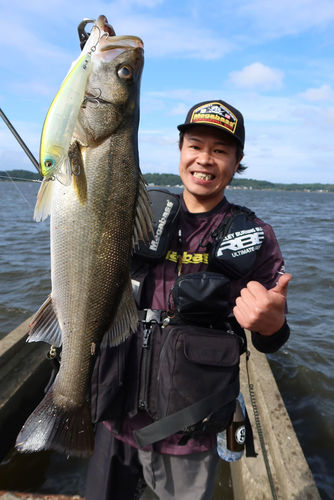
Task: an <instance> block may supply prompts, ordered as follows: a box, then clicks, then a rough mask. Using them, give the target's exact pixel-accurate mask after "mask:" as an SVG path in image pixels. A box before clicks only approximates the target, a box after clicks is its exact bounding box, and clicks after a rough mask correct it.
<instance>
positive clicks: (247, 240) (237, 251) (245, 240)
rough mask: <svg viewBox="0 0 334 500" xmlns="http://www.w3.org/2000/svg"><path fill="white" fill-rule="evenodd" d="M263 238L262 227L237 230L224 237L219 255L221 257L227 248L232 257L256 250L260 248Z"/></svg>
mask: <svg viewBox="0 0 334 500" xmlns="http://www.w3.org/2000/svg"><path fill="white" fill-rule="evenodd" d="M263 240H264V231H263V229H262V227H254V228H252V229H244V230H242V231H236V232H235V233H231V234H229V235H227V236H226V237H225V238H224V239H223V241H222V243H221V245H220V246H219V248H218V250H217V257H221V256H222V255H223V254H224V251H226V250H230V252H231V255H232V257H239V256H240V255H244V254H246V253H250V252H255V251H256V250H258V249H259V248H260V246H261V243H262V241H263Z"/></svg>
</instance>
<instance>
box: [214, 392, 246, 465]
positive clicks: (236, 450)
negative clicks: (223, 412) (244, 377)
mask: <svg viewBox="0 0 334 500" xmlns="http://www.w3.org/2000/svg"><path fill="white" fill-rule="evenodd" d="M245 438H246V428H245V401H244V397H243V395H242V394H241V392H239V395H238V397H237V406H236V409H235V412H234V415H233V420H232V422H231V424H230V425H229V427H228V428H227V429H225V430H224V431H223V432H219V433H218V434H217V451H218V455H219V456H220V458H222V459H223V460H226V462H236V461H237V460H240V458H241V457H242V456H243V454H244V453H245V450H244V445H245Z"/></svg>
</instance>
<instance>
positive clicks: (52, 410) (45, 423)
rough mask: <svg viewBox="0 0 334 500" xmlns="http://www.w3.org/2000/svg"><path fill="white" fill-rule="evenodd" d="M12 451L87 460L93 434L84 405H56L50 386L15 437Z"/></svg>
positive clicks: (92, 442)
mask: <svg viewBox="0 0 334 500" xmlns="http://www.w3.org/2000/svg"><path fill="white" fill-rule="evenodd" d="M15 447H16V449H17V450H18V451H20V452H21V453H31V452H36V451H42V450H55V451H58V452H60V453H66V455H71V456H76V457H91V456H92V455H93V452H94V433H93V425H92V420H91V415H90V406H89V404H88V402H84V403H83V404H82V405H80V406H77V407H73V406H71V404H70V403H69V404H68V405H66V404H63V405H61V406H59V405H57V403H56V402H55V401H54V396H53V386H52V387H51V389H50V390H49V392H48V393H47V394H46V396H45V398H44V399H43V400H42V402H41V403H40V404H39V405H38V407H37V408H36V410H35V411H34V412H33V413H32V414H31V415H30V417H29V418H28V420H27V421H26V422H25V424H24V426H23V427H22V429H21V432H20V433H19V435H18V436H17V439H16V444H15Z"/></svg>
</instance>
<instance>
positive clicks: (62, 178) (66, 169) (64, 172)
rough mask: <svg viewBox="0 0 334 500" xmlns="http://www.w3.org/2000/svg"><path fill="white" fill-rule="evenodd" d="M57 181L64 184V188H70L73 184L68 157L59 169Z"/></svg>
mask: <svg viewBox="0 0 334 500" xmlns="http://www.w3.org/2000/svg"><path fill="white" fill-rule="evenodd" d="M55 177H56V179H57V180H58V181H59V182H60V183H61V184H63V186H70V185H71V183H72V166H71V162H70V159H69V157H68V155H66V156H65V158H64V159H63V160H62V162H61V164H60V165H59V169H58V170H57V173H56V175H55Z"/></svg>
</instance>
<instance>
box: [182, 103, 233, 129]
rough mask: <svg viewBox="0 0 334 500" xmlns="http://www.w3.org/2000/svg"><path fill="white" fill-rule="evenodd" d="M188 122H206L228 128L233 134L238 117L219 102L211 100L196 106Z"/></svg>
mask: <svg viewBox="0 0 334 500" xmlns="http://www.w3.org/2000/svg"><path fill="white" fill-rule="evenodd" d="M190 123H207V124H212V125H218V126H219V127H222V128H225V129H228V130H229V131H230V132H232V133H233V134H234V133H235V129H236V128H237V124H238V119H237V118H236V117H235V116H234V114H233V113H232V112H231V111H230V110H229V109H228V108H226V107H225V106H223V105H222V104H220V102H211V103H209V104H205V105H204V106H199V107H198V108H196V109H195V110H194V112H193V114H192V116H191V119H190Z"/></svg>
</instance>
